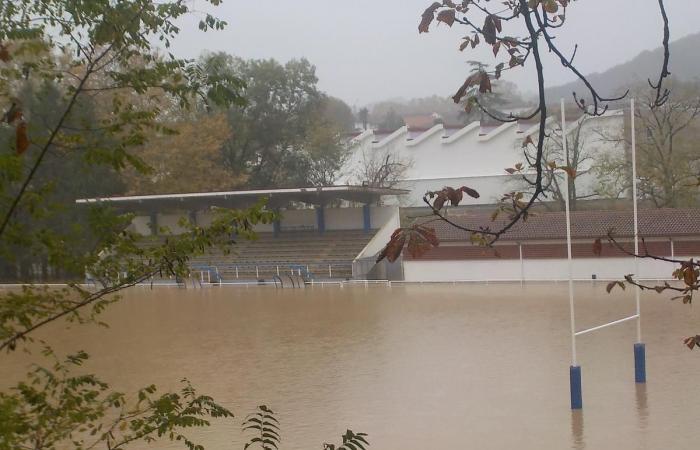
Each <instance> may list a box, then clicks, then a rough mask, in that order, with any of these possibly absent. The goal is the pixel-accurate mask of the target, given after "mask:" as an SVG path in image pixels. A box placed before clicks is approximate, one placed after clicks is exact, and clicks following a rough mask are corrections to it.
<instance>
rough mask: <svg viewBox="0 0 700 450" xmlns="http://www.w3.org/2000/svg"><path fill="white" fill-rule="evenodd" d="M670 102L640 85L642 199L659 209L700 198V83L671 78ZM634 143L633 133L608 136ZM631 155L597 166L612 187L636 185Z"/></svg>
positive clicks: (638, 131)
mask: <svg viewBox="0 0 700 450" xmlns="http://www.w3.org/2000/svg"><path fill="white" fill-rule="evenodd" d="M669 88H670V89H671V90H670V91H669V93H668V96H667V99H666V101H665V102H664V103H663V104H662V105H659V106H656V107H652V106H654V105H653V103H654V101H655V93H653V92H648V90H644V89H643V88H642V87H641V86H640V87H637V88H636V89H635V94H636V95H635V96H636V97H637V98H638V99H639V100H640V101H639V102H638V103H637V108H636V111H635V122H636V123H635V130H636V136H635V137H636V145H637V174H638V177H639V182H638V189H639V196H640V198H644V199H648V200H650V201H651V203H652V204H653V205H654V206H655V207H657V208H664V207H669V208H677V207H689V206H694V205H696V204H697V201H698V180H699V179H700V154H699V153H698V151H697V148H696V143H695V136H697V134H698V132H700V85H699V84H698V83H681V82H678V81H676V80H672V83H669ZM605 137H606V139H608V140H610V141H614V142H621V143H626V144H627V145H628V146H629V145H630V144H631V143H630V136H624V135H612V136H605ZM629 164H630V161H629V156H622V157H617V158H607V159H605V160H604V161H603V164H602V165H601V166H600V169H599V170H598V172H599V174H600V175H601V178H602V183H601V184H602V188H603V189H604V190H606V191H608V192H613V193H617V192H628V191H629V190H630V189H631V179H632V178H631V173H630V171H629V169H627V167H628V166H629Z"/></svg>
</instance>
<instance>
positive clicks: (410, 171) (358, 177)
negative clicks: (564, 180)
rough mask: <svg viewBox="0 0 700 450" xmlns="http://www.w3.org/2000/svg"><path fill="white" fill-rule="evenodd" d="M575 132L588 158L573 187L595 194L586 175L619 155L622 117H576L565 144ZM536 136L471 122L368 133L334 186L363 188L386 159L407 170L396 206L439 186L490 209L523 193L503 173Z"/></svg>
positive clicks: (518, 181) (552, 123)
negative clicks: (466, 191)
mask: <svg viewBox="0 0 700 450" xmlns="http://www.w3.org/2000/svg"><path fill="white" fill-rule="evenodd" d="M579 126H580V127H581V136H582V139H581V140H582V141H583V142H585V146H584V149H585V152H587V154H588V155H589V156H590V158H588V159H586V160H585V161H583V162H582V164H581V166H582V167H579V171H578V173H579V176H578V177H577V181H576V183H577V184H576V187H577V191H578V192H579V193H580V194H584V195H585V194H594V188H595V185H596V179H595V176H594V175H593V173H592V171H591V170H590V169H591V166H592V164H594V163H595V161H596V160H599V159H600V156H601V155H602V154H605V153H608V154H610V153H614V152H623V151H624V145H623V144H622V143H621V142H613V141H612V140H611V139H610V137H613V136H622V131H623V130H624V118H623V112H622V111H611V112H608V113H606V114H605V115H603V116H600V117H590V118H588V119H584V118H583V117H581V118H579V119H577V120H574V121H570V122H568V123H567V134H568V138H567V141H569V140H573V137H574V134H575V133H576V129H577V127H579ZM548 127H549V129H550V130H551V131H553V132H554V133H557V132H559V131H558V130H560V121H559V120H557V119H556V118H553V117H552V118H550V119H549V120H548ZM538 130H539V123H537V122H510V123H503V124H501V125H499V126H492V127H487V126H481V124H480V123H479V122H472V123H470V124H469V125H467V126H465V127H464V128H461V129H460V128H446V127H444V126H443V125H442V124H438V125H435V126H433V127H432V128H430V129H427V130H425V129H422V130H415V129H409V128H408V127H402V128H399V129H398V130H396V131H394V132H393V133H390V134H387V133H384V132H375V131H373V130H367V131H365V132H363V133H362V134H360V135H359V136H356V137H355V138H354V139H353V140H352V141H351V144H352V150H351V156H350V157H349V158H348V161H347V162H346V164H345V166H344V168H343V170H342V171H341V176H340V177H339V180H338V182H339V183H340V184H350V185H357V184H362V183H367V182H368V181H369V180H367V176H366V174H365V172H366V170H363V169H364V168H365V167H366V166H367V165H368V164H370V163H373V164H375V165H376V164H377V163H378V162H380V161H385V160H386V159H387V157H389V159H390V160H391V161H395V162H400V163H401V164H404V165H407V166H408V168H407V169H406V170H405V173H404V174H403V176H402V177H401V178H402V180H401V182H400V183H398V185H396V187H400V188H402V189H408V190H410V191H411V194H410V195H406V196H402V197H401V206H424V203H423V200H422V198H423V195H424V194H425V193H426V192H427V191H434V190H439V189H441V188H442V187H444V186H453V187H459V186H469V187H471V188H473V189H476V190H477V191H478V192H479V193H480V194H481V197H480V198H479V199H471V198H470V199H467V200H465V202H464V204H465V205H470V204H471V205H475V204H491V203H495V202H496V201H498V199H499V198H500V196H501V195H502V194H504V193H506V192H510V191H513V190H522V189H524V183H523V180H522V176H521V175H519V174H515V175H510V174H508V173H507V172H506V171H505V169H506V168H510V167H514V166H515V165H516V164H517V163H521V164H523V165H524V166H525V167H527V164H526V160H525V156H524V151H523V142H524V140H525V139H526V138H527V137H528V136H531V137H532V139H533V140H534V141H535V142H536V139H537V135H538ZM569 145H570V144H569ZM555 147H556V143H555V142H554V141H552V140H550V141H549V143H548V148H555ZM556 153H558V156H557V155H552V157H551V159H553V160H558V161H556V162H557V163H558V164H559V165H565V164H564V163H563V161H562V159H563V157H562V153H561V150H558V151H556Z"/></svg>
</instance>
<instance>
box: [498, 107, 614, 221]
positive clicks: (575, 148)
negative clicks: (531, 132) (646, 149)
mask: <svg viewBox="0 0 700 450" xmlns="http://www.w3.org/2000/svg"><path fill="white" fill-rule="evenodd" d="M591 122H592V120H591V118H590V117H588V116H586V115H583V116H581V118H580V119H579V120H578V121H577V122H576V124H575V125H573V126H572V128H571V129H568V130H567V136H566V151H564V145H563V139H562V129H561V125H559V124H558V123H557V124H556V125H554V126H551V127H549V128H548V130H547V133H548V134H547V140H546V141H545V148H544V158H545V160H546V161H547V165H546V167H545V169H544V172H543V177H544V191H543V193H542V197H541V198H540V200H541V201H542V202H546V201H549V200H550V199H551V200H553V201H554V202H555V203H556V204H557V207H558V209H559V210H562V211H563V210H564V208H565V203H566V197H567V193H568V199H569V208H570V209H571V210H572V211H575V210H576V209H577V204H578V200H585V199H589V198H592V197H595V196H597V195H598V192H597V191H596V190H595V183H592V182H591V180H590V177H589V178H586V177H585V175H586V174H593V173H596V172H597V163H596V161H595V160H597V159H598V158H600V157H602V156H603V155H613V156H616V154H615V153H609V152H608V153H603V152H600V151H598V150H599V149H598V148H594V146H593V144H594V143H595V142H593V141H594V138H595V136H596V135H597V133H598V130H597V129H594V128H591V127H592V124H591ZM535 150H536V149H535V148H534V146H533V145H531V140H530V141H526V142H525V143H524V155H525V159H526V161H527V162H528V165H531V162H532V161H534V158H535V154H534V153H535ZM520 167H522V166H518V167H515V168H512V169H506V170H507V171H508V172H513V173H515V172H520V170H519V168H520ZM522 180H523V181H524V182H525V188H524V191H525V192H528V190H529V189H530V188H531V186H533V185H534V182H533V180H531V179H530V178H529V177H528V175H527V174H523V175H522Z"/></svg>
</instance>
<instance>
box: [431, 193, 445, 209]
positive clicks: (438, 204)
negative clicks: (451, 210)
mask: <svg viewBox="0 0 700 450" xmlns="http://www.w3.org/2000/svg"><path fill="white" fill-rule="evenodd" d="M446 201H447V195H446V194H445V192H439V193H438V195H437V198H436V199H435V201H434V202H433V209H437V210H441V209H442V207H443V206H445V202H446Z"/></svg>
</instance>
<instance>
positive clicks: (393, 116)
mask: <svg viewBox="0 0 700 450" xmlns="http://www.w3.org/2000/svg"><path fill="white" fill-rule="evenodd" d="M405 125H406V123H405V122H404V121H403V118H402V117H401V116H400V115H399V114H398V113H397V112H396V110H395V109H393V108H392V109H390V110H389V111H387V113H386V114H385V115H384V118H383V119H382V120H381V121H380V122H379V123H378V124H377V127H379V129H381V130H389V131H395V130H398V129H399V128H401V127H403V126H405Z"/></svg>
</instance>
